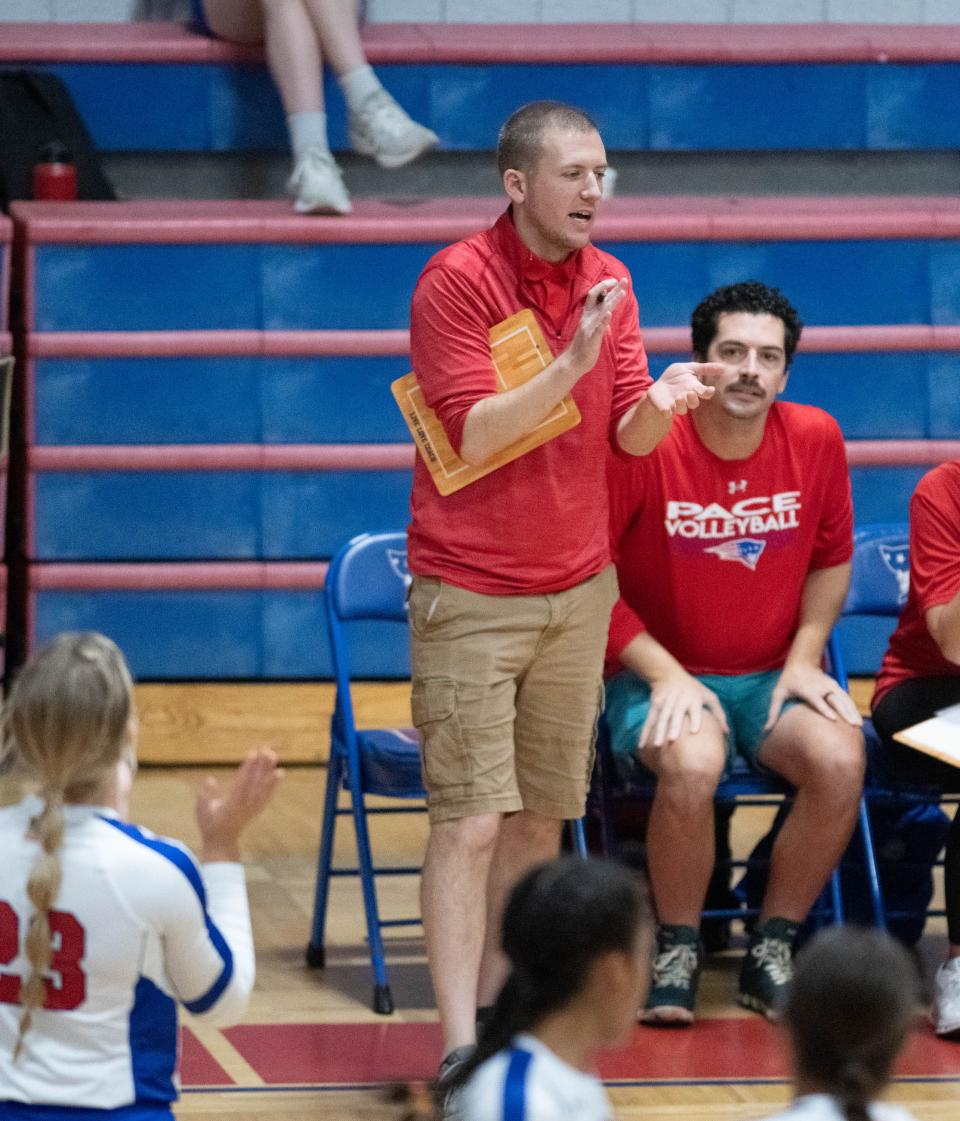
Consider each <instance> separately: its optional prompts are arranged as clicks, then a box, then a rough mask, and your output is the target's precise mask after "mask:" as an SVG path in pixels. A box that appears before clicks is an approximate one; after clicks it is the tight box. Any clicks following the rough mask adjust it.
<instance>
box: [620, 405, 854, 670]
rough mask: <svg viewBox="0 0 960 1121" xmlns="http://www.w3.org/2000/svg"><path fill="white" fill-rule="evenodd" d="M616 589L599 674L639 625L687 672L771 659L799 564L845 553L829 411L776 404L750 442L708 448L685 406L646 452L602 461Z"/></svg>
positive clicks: (824, 562) (788, 616)
mask: <svg viewBox="0 0 960 1121" xmlns="http://www.w3.org/2000/svg"><path fill="white" fill-rule="evenodd" d="M608 477H609V483H610V505H611V540H612V544H613V549H614V554H615V557H616V559H617V574H618V576H619V579H620V596H621V598H620V600H619V602H618V603H617V605H616V606H615V607H614V610H613V618H612V619H611V621H610V640H609V643H608V646H607V667H606V668H607V672H608V673H615V672H617V671H618V670H620V669H622V668H623V667H622V666H621V664H620V661H619V654H620V651H621V650H623V648H624V647H625V646H626V645H627V644H628V643H629V642H630V641H631V640H632V639H634V638H635V637H636V636H637V635H638V634H640V633H641V632H642V631H644V630H648V631H649V632H650V634H652V635H653V637H654V638H655V639H657V641H658V642H659V643H660V644H661V645H662V646H664V647H666V649H667V650H668V651H669V652H670V653H671V654H672V655H673V656H674V657H675V658H676V659H677V660H678V661H679V662H680V663H681V664H682V665H683V666H684V668H685V669H687V670H688V671H689V672H690V673H695V674H704V673H717V674H742V673H757V672H760V671H761V670H769V669H776V668H777V667H779V666H782V665H783V663H784V661H785V660H786V656H787V653H788V650H789V646H790V643H791V641H792V639H793V636H794V633H795V631H796V627H797V623H798V619H799V613H800V601H801V596H802V592H803V586H804V582H805V580H806V578H807V575H808V573H810V572H811V571H813V570H815V569H819V568H831V567H833V566H834V565H838V564H844V563H845V562H846V561H848V560H849V559H850V557H851V554H852V552H853V511H852V505H851V501H850V476H849V472H848V471H847V461H846V456H845V453H844V446H843V437H842V436H841V434H840V429H839V428H838V427H837V424H836V422H835V421H834V420H833V418H832V417H830V416H828V415H827V414H826V413H825V412H823V411H822V410H820V409H814V408H811V407H809V406H807V405H795V404H784V403H782V402H777V403H776V404H774V406H773V407H772V408H771V410H770V412H769V414H768V416H767V423H766V428H765V430H764V434H763V440H762V442H761V444H760V447H759V448H757V450H756V451H755V452H754V453H753V455H751V456H749V457H748V458H747V459H735V460H724V459H719V458H718V457H717V456H715V455H714V454H713V453H712V452H711V451H709V450H708V449H707V448H706V447H705V446H704V444H703V442H702V441H701V439H700V437H699V435H698V434H697V429H696V426H695V424H694V423H693V418H692V417H690V416H683V417H678V418H677V419H675V420H674V422H673V426H672V428H671V429H670V432H669V433H668V435H667V436H666V437H665V438H664V439H663V440H662V441H661V442H660V444H659V446H658V447H657V448H656V450H655V451H654V452H652V453H651V454H650V455H648V456H646V457H645V458H643V459H634V460H631V461H630V462H626V461H622V460H614V459H613V457H610V461H609V465H608Z"/></svg>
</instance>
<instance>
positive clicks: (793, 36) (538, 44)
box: [0, 21, 960, 66]
mask: <svg viewBox="0 0 960 1121" xmlns="http://www.w3.org/2000/svg"><path fill="white" fill-rule="evenodd" d="M3 27H4V31H3V41H2V44H0V60H2V61H4V62H90V63H96V62H101V63H111V62H118V63H119V62H157V63H176V62H190V63H202V62H207V63H236V62H248V61H262V57H263V53H262V51H261V50H260V49H259V48H250V47H242V46H238V45H237V44H234V43H227V42H224V41H223V40H219V39H213V38H210V37H209V36H206V35H203V34H202V33H200V32H199V31H197V30H195V29H194V28H193V27H191V26H190V25H189V24H185V23H171V22H159V21H158V22H139V23H49V22H29V23H27V22H10V23H4V25H3ZM363 41H364V46H365V48H366V54H367V57H368V58H369V61H370V63H371V64H372V65H374V66H377V65H383V64H405V65H410V64H415V63H467V64H469V63H477V64H497V63H529V64H544V63H563V62H573V63H618V62H619V63H643V62H665V63H678V62H704V63H712V62H783V63H790V62H822V63H829V62H888V61H900V62H904V61H916V62H924V61H926V62H946V61H951V60H956V59H960V28H958V27H957V26H956V25H952V24H951V25H941V26H924V25H918V24H859V23H854V24H837V23H830V24H826V23H802V24H786V23H774V24H747V23H699V24H687V23H682V24H670V23H583V24H573V23H570V24H543V23H540V24H514V23H508V24H495V23H494V24H489V23H488V24H462V23H456V24H443V23H421V24H416V23H394V24H389V23H368V24H367V25H366V26H365V27H364V29H363Z"/></svg>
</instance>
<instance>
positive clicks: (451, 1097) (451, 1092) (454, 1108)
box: [433, 1043, 476, 1121]
mask: <svg viewBox="0 0 960 1121" xmlns="http://www.w3.org/2000/svg"><path fill="white" fill-rule="evenodd" d="M475 1050H476V1047H475V1046H474V1045H473V1044H472V1043H467V1044H464V1046H463V1047H454V1049H453V1050H452V1051H450V1052H449V1053H448V1054H446V1055H444V1057H443V1061H442V1062H441V1063H440V1069H439V1070H438V1071H437V1078H436V1081H435V1082H434V1084H433V1097H434V1101H435V1102H436V1104H437V1109H438V1110H439V1111H440V1116H441V1118H442V1119H443V1121H460V1118H461V1116H462V1114H461V1112H460V1090H459V1087H458V1088H455V1089H454V1088H451V1085H450V1084H451V1083H452V1082H453V1080H454V1078H455V1077H456V1076H457V1073H458V1072H459V1071H460V1068H461V1067H462V1066H463V1064H464V1063H465V1062H466V1061H467V1059H469V1058H470V1056H471V1055H472V1054H473V1052H474V1051H475Z"/></svg>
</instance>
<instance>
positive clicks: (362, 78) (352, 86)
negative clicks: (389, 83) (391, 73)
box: [338, 66, 383, 113]
mask: <svg viewBox="0 0 960 1121" xmlns="http://www.w3.org/2000/svg"><path fill="white" fill-rule="evenodd" d="M338 80H339V82H340V88H341V89H342V90H343V96H344V97H345V98H346V101H347V108H348V109H349V110H350V111H351V112H352V113H355V112H356V111H357V110H358V109H359V108H360V106H361V105H362V104H363V103H364V102H365V101H366V100H367V98H368V97H369V96H370V94H372V93H376V92H377V90H379V89H382V88H383V87H382V86H381V85H380V79H379V78H378V77H377V76H376V74H374V72H373V67H372V66H358V67H357V68H356V70H350V71H348V72H347V73H346V74H341V75H340V77H339V79H338Z"/></svg>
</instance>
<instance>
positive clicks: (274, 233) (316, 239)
mask: <svg viewBox="0 0 960 1121" xmlns="http://www.w3.org/2000/svg"><path fill="white" fill-rule="evenodd" d="M504 206H505V200H504V199H501V198H446V199H427V198H423V199H407V200H399V201H391V200H376V199H360V200H358V201H357V203H356V208H355V212H354V213H353V214H352V215H347V216H344V217H324V216H317V215H307V216H300V215H296V214H293V213H292V212H291V210H290V209H289V205H288V204H287V203H286V202H283V201H281V200H259V199H240V200H229V201H225V200H213V199H193V200H189V201H185V200H180V201H174V200H168V199H161V200H156V201H152V202H145V201H138V202H72V203H63V202H58V203H42V202H17V203H14V204H13V206H12V207H11V212H12V214H13V215H14V218H15V219H16V220H17V221H18V222H19V223H21V224H22V225H23V226H24V227H25V231H26V235H27V238H28V240H29V241H30V242H31V243H33V244H40V243H54V244H55V243H61V244H62V243H67V242H69V243H71V244H76V243H79V244H88V245H97V244H108V245H109V244H128V243H134V242H136V243H139V244H158V243H169V242H186V243H190V244H205V243H206V244H219V243H225V242H229V243H233V244H263V243H268V242H276V243H293V244H328V243H343V244H347V243H371V242H378V243H392V244H404V243H411V242H417V243H419V242H427V243H430V242H436V243H437V244H438V247H439V246H440V245H444V244H446V243H447V242H450V241H456V240H458V239H459V238H462V237H466V236H468V235H469V234H471V233H474V232H476V231H477V230H479V229H484V228H486V227H488V226H489V225H490V224H491V223H492V222H493V221H494V220H495V218H496V217H497V215H498V214H499V213H500V212H501V211H502V210H503V209H504ZM593 236H594V238H595V240H597V241H600V242H603V241H605V240H607V241H618V240H625V241H657V242H659V241H739V240H757V241H791V240H800V241H809V240H816V241H837V240H843V239H846V238H864V239H868V240H884V239H898V238H958V237H960V197H954V196H943V197H941V196H892V195H891V196H843V197H830V198H828V197H806V196H804V197H800V196H797V197H769V196H757V197H754V196H739V197H733V198H716V197H713V196H703V195H691V196H685V195H669V196H637V197H630V196H621V197H618V198H614V199H610V200H609V201H608V202H605V203H604V204H603V209H602V212H601V214H600V216H599V217H598V218H597V223H596V226H595V227H594V230H593Z"/></svg>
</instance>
